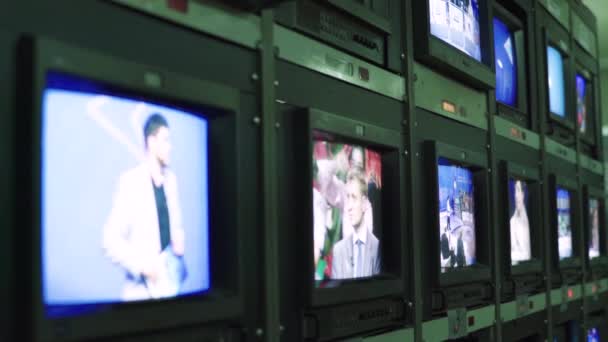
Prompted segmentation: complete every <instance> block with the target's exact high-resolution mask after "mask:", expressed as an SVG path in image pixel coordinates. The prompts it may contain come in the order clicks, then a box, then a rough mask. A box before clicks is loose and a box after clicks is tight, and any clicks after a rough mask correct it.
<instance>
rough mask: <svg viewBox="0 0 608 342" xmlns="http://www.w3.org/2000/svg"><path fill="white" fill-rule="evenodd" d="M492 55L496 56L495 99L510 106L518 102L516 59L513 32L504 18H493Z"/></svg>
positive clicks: (515, 105)
mask: <svg viewBox="0 0 608 342" xmlns="http://www.w3.org/2000/svg"><path fill="white" fill-rule="evenodd" d="M494 55H495V57H496V61H495V64H496V65H495V69H496V101H498V102H500V103H503V104H506V105H508V106H511V107H517V103H518V93H517V91H518V89H517V86H518V79H517V76H518V75H517V70H518V69H517V68H518V60H517V55H516V54H515V37H514V32H513V31H512V30H511V29H510V28H509V27H508V26H507V24H506V23H505V22H504V20H502V19H500V18H497V17H495V18H494Z"/></svg>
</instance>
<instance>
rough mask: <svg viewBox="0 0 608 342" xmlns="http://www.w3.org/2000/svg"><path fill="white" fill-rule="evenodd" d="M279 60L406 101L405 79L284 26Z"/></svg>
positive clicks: (279, 39) (277, 33)
mask: <svg viewBox="0 0 608 342" xmlns="http://www.w3.org/2000/svg"><path fill="white" fill-rule="evenodd" d="M275 45H276V46H277V47H278V49H279V58H281V59H284V60H286V61H288V62H291V63H293V64H296V65H300V66H302V67H305V68H307V69H310V70H314V71H317V72H320V73H322V74H324V75H327V76H330V77H334V78H337V79H339V80H342V81H344V82H347V83H351V84H354V85H356V86H359V87H362V88H365V89H368V90H370V91H373V92H376V93H378V94H381V95H384V96H388V97H391V98H394V99H396V100H399V101H403V100H406V93H405V80H404V78H403V77H401V76H399V75H397V74H393V73H391V72H388V71H386V70H384V69H382V68H379V67H377V66H375V65H373V64H370V63H367V62H365V61H363V60H361V59H358V58H356V57H354V56H351V55H349V54H346V53H344V52H341V51H339V50H337V49H334V48H332V47H330V46H328V45H325V44H323V43H321V42H319V41H316V40H314V39H311V38H308V37H306V36H304V35H302V34H300V33H297V32H295V31H293V30H290V29H287V28H285V27H283V26H280V25H276V26H275Z"/></svg>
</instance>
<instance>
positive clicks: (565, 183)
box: [548, 174, 581, 270]
mask: <svg viewBox="0 0 608 342" xmlns="http://www.w3.org/2000/svg"><path fill="white" fill-rule="evenodd" d="M558 187H560V188H562V189H565V190H568V191H569V192H570V222H571V227H572V256H571V257H568V258H565V259H561V260H560V258H559V244H558V236H557V230H558V226H557V197H556V196H557V188H558ZM549 189H550V192H549V199H548V200H549V202H548V203H549V208H550V210H549V213H550V214H549V215H550V217H549V222H550V223H551V226H550V231H549V234H550V236H551V241H550V243H551V246H552V248H551V249H552V253H551V254H552V255H553V260H554V264H555V265H557V266H558V268H559V269H561V270H565V269H574V268H580V267H581V250H580V242H581V241H580V239H581V237H580V234H579V233H580V227H579V224H578V222H579V215H580V213H579V205H580V203H579V190H578V185H577V182H576V181H575V180H573V179H570V178H568V177H563V176H561V175H554V174H552V175H550V187H549Z"/></svg>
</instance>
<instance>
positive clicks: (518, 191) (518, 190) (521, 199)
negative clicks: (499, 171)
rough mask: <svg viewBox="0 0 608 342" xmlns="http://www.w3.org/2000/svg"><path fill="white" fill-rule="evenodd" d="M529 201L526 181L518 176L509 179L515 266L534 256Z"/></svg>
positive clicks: (512, 251) (513, 261) (512, 255)
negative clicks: (517, 177)
mask: <svg viewBox="0 0 608 342" xmlns="http://www.w3.org/2000/svg"><path fill="white" fill-rule="evenodd" d="M528 201H529V198H528V185H527V184H526V182H524V181H522V180H519V179H516V178H511V179H509V217H510V219H509V227H510V232H511V234H510V235H511V265H513V266H515V265H517V264H519V263H521V262H522V261H528V260H530V259H531V258H532V253H531V241H530V221H529V220H528V212H529V207H528V205H529V204H528Z"/></svg>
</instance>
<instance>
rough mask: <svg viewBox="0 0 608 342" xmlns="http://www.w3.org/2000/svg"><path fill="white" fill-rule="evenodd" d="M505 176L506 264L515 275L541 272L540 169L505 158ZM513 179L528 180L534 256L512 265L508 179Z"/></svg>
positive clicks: (504, 256) (504, 252) (503, 174)
mask: <svg viewBox="0 0 608 342" xmlns="http://www.w3.org/2000/svg"><path fill="white" fill-rule="evenodd" d="M501 164H502V171H503V173H502V177H501V184H502V187H503V191H502V194H503V200H504V202H503V203H505V205H504V206H503V207H504V209H503V215H504V216H503V220H502V225H503V227H504V228H503V229H502V232H501V236H502V241H504V242H503V260H504V262H503V267H504V269H505V270H506V271H507V273H510V274H511V275H513V276H518V275H525V274H531V273H541V272H542V270H543V259H544V258H543V255H542V253H543V245H542V241H543V235H542V234H543V231H542V229H541V227H542V218H541V214H540V210H541V205H540V201H539V199H540V198H541V185H540V172H539V170H538V169H535V168H532V167H527V166H523V165H519V164H517V163H514V162H509V161H502V162H501ZM511 178H517V179H519V180H523V181H525V182H526V184H527V186H528V203H529V208H530V209H529V211H528V219H529V221H530V245H531V246H530V248H531V256H532V257H531V259H530V260H528V261H524V262H521V263H519V264H517V265H512V260H511V234H510V218H509V214H510V208H509V205H508V203H509V202H510V198H509V197H510V194H509V181H510V179H511Z"/></svg>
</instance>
